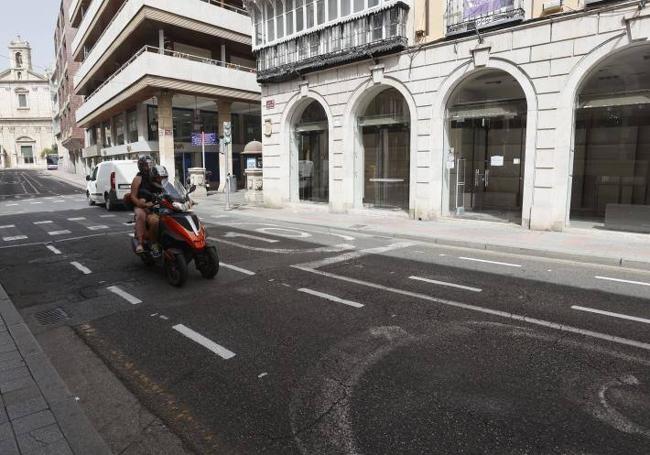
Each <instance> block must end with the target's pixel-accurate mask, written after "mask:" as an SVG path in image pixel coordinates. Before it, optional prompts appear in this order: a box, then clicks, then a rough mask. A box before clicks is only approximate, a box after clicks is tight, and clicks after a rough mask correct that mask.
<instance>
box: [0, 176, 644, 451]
mask: <svg viewBox="0 0 650 455" xmlns="http://www.w3.org/2000/svg"><path fill="white" fill-rule="evenodd" d="M196 213H197V214H198V215H199V216H200V217H201V219H202V221H203V223H204V224H205V225H206V227H207V229H208V232H209V237H210V239H211V241H212V243H213V244H214V245H216V246H217V248H218V251H219V256H220V259H221V261H222V262H221V268H220V271H219V274H218V275H217V277H216V278H215V279H214V280H205V279H203V278H201V275H200V274H199V273H198V272H197V271H196V270H195V269H194V267H193V265H192V266H190V276H189V278H188V281H187V283H186V284H185V286H184V287H182V288H173V287H171V286H170V285H169V284H168V283H167V282H166V280H165V277H164V273H163V271H162V269H161V268H160V267H157V266H154V267H147V266H145V265H144V264H143V263H142V262H141V261H140V260H139V258H138V257H137V256H136V255H134V254H133V253H132V251H131V248H130V235H132V232H133V227H132V225H131V224H129V223H128V222H129V221H130V219H131V217H132V214H131V212H127V211H124V210H118V211H111V212H108V211H106V210H105V209H104V208H103V207H100V206H95V207H89V206H88V204H87V202H86V197H85V194H84V193H83V191H82V190H80V189H78V188H75V187H72V186H70V185H67V184H65V183H62V182H60V181H59V180H57V179H55V178H53V177H51V176H49V175H48V173H46V172H45V171H33V170H30V171H27V170H25V171H22V170H14V171H6V170H5V171H0V283H1V284H2V286H3V287H4V288H5V290H6V292H7V293H8V295H9V296H10V297H11V299H12V300H13V302H14V304H15V305H16V307H17V309H18V310H19V312H20V313H21V315H22V316H23V318H24V319H25V321H26V322H27V324H28V326H29V328H30V329H31V331H32V332H33V334H34V336H35V337H36V339H37V340H38V341H39V342H40V343H41V344H42V345H43V349H44V350H45V351H46V352H47V353H48V354H49V353H54V352H58V354H57V357H65V350H64V349H63V347H62V346H60V345H54V344H52V343H51V341H50V340H52V339H54V338H55V337H54V336H53V334H54V333H56V332H57V331H61V330H64V329H65V330H69V329H68V328H71V329H72V331H70V333H72V334H73V335H74V336H75V337H77V338H78V339H79V340H82V341H83V343H85V344H86V345H87V346H88V347H89V348H90V349H91V350H92V352H93V353H94V355H96V356H98V357H99V358H100V359H101V361H102V362H103V363H104V364H105V365H106V366H107V367H108V369H109V370H110V372H111V374H113V375H115V377H116V378H118V380H119V381H120V382H122V383H123V384H124V385H125V386H126V388H127V389H128V390H129V391H131V392H132V393H133V394H134V395H135V396H136V397H137V399H138V400H139V402H140V403H142V404H143V406H144V407H145V408H146V409H148V410H149V411H150V412H151V413H152V414H153V415H155V416H157V417H158V418H159V419H160V420H161V421H162V422H163V423H164V425H165V426H166V427H167V428H168V429H169V430H170V432H171V433H172V434H174V435H176V436H177V437H178V438H180V440H181V441H182V443H183V445H184V449H182V450H183V451H185V450H187V451H188V452H189V453H200V454H260V453H269V454H303V455H306V454H324V455H327V454H373V455H377V454H456V453H467V454H576V455H577V454H648V453H650V368H649V367H650V330H648V328H649V325H648V324H650V305H649V302H650V301H649V300H648V298H649V297H650V272H648V271H642V270H634V269H626V268H621V267H612V266H605V265H592V264H586V263H576V262H570V261H563V260H556V259H545V258H541V257H533V256H523V255H514V254H505V253H503V254H501V253H496V252H489V251H481V250H471V249H465V248H454V247H448V246H447V247H444V246H439V245H435V244H427V243H422V242H419V241H415V240H408V239H400V238H388V237H380V236H375V235H368V234H364V233H363V232H362V230H359V231H353V230H348V231H344V230H332V229H329V228H327V227H326V226H323V227H313V226H302V225H291V224H288V223H285V222H276V221H274V220H267V221H264V220H259V219H255V218H252V217H250V216H247V214H246V211H245V210H242V211H237V210H234V211H230V212H224V211H219V212H217V211H215V210H212V209H208V207H204V204H202V203H200V204H199V205H198V206H197V207H196ZM332 216H335V215H332ZM70 354H72V353H70ZM53 363H54V366H55V367H57V368H58V367H59V365H58V364H57V358H54V359H53ZM64 376H65V375H64ZM68 386H69V388H70V389H71V390H72V391H73V393H76V394H78V396H79V399H80V403H81V404H82V406H83V407H85V409H86V412H87V413H88V414H89V416H91V420H92V418H93V417H92V416H95V415H97V414H101V412H102V410H101V409H98V408H94V407H93V406H97V405H96V404H93V403H97V400H96V398H95V397H94V396H93V395H97V396H101V395H102V394H106V393H108V392H107V391H106V390H92V388H83V387H82V386H81V385H80V384H74V383H68ZM81 389H83V393H81ZM117 411H119V410H117ZM117 411H116V410H113V411H112V412H113V413H114V414H118V415H119V412H117ZM99 431H100V433H101V434H102V436H103V437H104V438H105V439H106V440H107V442H108V443H109V445H112V448H113V449H114V450H115V448H116V447H117V445H115V444H116V443H114V442H113V440H112V439H111V438H112V436H111V434H110V432H108V431H102V428H99ZM175 450H176V449H174V448H173V447H171V446H170V447H169V452H168V453H181V452H175ZM116 453H117V452H116ZM142 453H144V452H142ZM183 453H184V452H183Z"/></svg>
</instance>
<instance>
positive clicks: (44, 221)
mask: <svg viewBox="0 0 650 455" xmlns="http://www.w3.org/2000/svg"><path fill="white" fill-rule="evenodd" d="M52 223H53V221H52V220H43V221H34V224H52Z"/></svg>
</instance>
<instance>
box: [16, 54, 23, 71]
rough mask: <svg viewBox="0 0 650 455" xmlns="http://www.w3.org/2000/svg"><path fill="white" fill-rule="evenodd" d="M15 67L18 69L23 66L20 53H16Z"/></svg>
mask: <svg viewBox="0 0 650 455" xmlns="http://www.w3.org/2000/svg"><path fill="white" fill-rule="evenodd" d="M16 66H17V67H18V68H20V67H22V66H23V55H22V54H21V53H20V52H16Z"/></svg>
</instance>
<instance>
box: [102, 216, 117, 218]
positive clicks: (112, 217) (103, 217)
mask: <svg viewBox="0 0 650 455" xmlns="http://www.w3.org/2000/svg"><path fill="white" fill-rule="evenodd" d="M115 216H117V215H99V217H100V218H115Z"/></svg>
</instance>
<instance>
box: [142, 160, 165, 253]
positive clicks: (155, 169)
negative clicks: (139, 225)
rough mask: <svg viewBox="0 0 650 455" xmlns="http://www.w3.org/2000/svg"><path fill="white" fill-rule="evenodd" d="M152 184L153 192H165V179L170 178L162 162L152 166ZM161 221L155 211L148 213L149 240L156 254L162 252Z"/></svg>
mask: <svg viewBox="0 0 650 455" xmlns="http://www.w3.org/2000/svg"><path fill="white" fill-rule="evenodd" d="M149 175H150V177H149V178H150V181H151V186H152V188H153V191H152V193H154V194H160V193H163V192H164V187H163V185H164V184H165V180H167V179H168V178H169V174H168V173H167V168H166V167H165V166H163V165H161V164H157V165H155V166H152V167H151V171H150V173H149ZM159 223H160V217H159V216H158V215H156V214H155V213H150V214H149V215H147V233H148V237H149V242H150V243H151V250H152V253H153V255H154V256H156V255H158V254H159V253H160V245H158V224H159Z"/></svg>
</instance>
